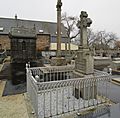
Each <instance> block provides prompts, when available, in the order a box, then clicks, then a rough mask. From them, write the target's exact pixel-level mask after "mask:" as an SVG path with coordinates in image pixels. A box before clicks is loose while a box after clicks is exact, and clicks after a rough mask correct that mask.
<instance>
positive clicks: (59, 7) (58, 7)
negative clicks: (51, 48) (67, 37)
mask: <svg viewBox="0 0 120 118" xmlns="http://www.w3.org/2000/svg"><path fill="white" fill-rule="evenodd" d="M61 7H62V2H61V0H58V2H57V5H56V8H57V57H61Z"/></svg>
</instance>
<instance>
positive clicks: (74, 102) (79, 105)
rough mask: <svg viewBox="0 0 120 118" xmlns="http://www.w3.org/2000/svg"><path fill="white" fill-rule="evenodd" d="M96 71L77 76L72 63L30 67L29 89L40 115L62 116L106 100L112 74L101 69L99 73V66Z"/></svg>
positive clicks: (41, 117)
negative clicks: (80, 76)
mask: <svg viewBox="0 0 120 118" xmlns="http://www.w3.org/2000/svg"><path fill="white" fill-rule="evenodd" d="M46 70H47V71H46ZM95 73H96V74H94V76H91V77H87V78H75V75H74V72H73V68H72V67H71V68H70V67H69V68H68V67H66V68H64V67H60V68H59V67H53V68H52V67H48V68H47V67H40V68H27V91H28V95H29V96H30V99H31V102H32V105H33V107H34V110H35V113H36V115H37V117H38V118H46V117H55V116H60V115H62V114H66V113H71V112H73V111H80V110H82V109H85V108H88V107H91V106H96V105H99V104H103V103H105V102H106V101H107V100H108V98H107V97H108V93H109V87H110V86H109V82H110V81H111V78H110V76H108V75H107V74H106V73H102V72H101V74H100V75H101V76H100V75H99V74H97V73H100V71H97V70H96V71H95ZM42 74H43V75H44V76H43V75H42ZM36 75H38V77H39V78H38V77H37V78H36ZM41 75H42V76H41ZM48 78H49V79H48ZM53 78H54V79H53ZM61 78H63V79H61ZM41 79H43V81H41Z"/></svg>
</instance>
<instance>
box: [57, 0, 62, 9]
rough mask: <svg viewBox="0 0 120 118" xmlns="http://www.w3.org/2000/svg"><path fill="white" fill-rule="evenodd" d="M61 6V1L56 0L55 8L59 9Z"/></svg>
mask: <svg viewBox="0 0 120 118" xmlns="http://www.w3.org/2000/svg"><path fill="white" fill-rule="evenodd" d="M61 7H62V2H61V0H58V2H57V5H56V8H57V10H58V11H60V10H61Z"/></svg>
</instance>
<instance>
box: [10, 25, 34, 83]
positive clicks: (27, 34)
mask: <svg viewBox="0 0 120 118" xmlns="http://www.w3.org/2000/svg"><path fill="white" fill-rule="evenodd" d="M9 37H10V39H11V40H10V41H11V75H12V83H13V84H19V83H21V82H24V81H26V77H25V64H26V63H27V62H30V61H33V60H36V31H35V28H32V29H28V28H25V27H24V26H22V27H13V28H11V31H10V33H9Z"/></svg>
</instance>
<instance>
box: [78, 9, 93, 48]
mask: <svg viewBox="0 0 120 118" xmlns="http://www.w3.org/2000/svg"><path fill="white" fill-rule="evenodd" d="M91 24H92V20H91V19H90V18H88V14H87V12H86V11H81V15H80V21H78V23H77V27H78V28H79V29H80V47H82V48H88V41H87V27H90V25H91Z"/></svg>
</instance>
